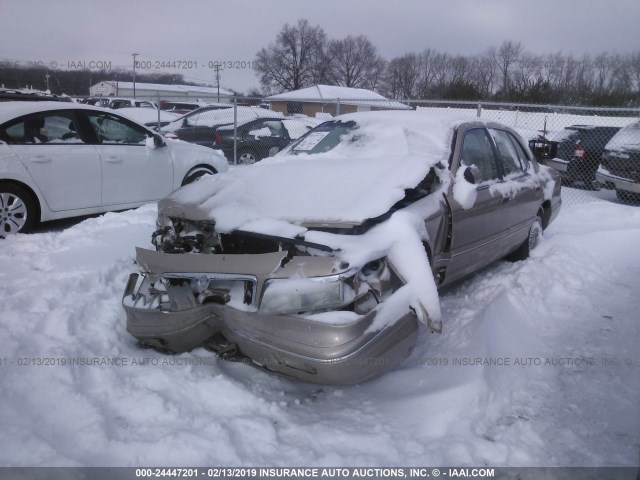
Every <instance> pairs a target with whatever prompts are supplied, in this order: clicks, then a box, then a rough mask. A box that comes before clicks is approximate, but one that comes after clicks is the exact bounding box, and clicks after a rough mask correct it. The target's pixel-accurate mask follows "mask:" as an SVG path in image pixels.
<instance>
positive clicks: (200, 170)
mask: <svg viewBox="0 0 640 480" xmlns="http://www.w3.org/2000/svg"><path fill="white" fill-rule="evenodd" d="M215 173H216V172H215V170H213V169H212V168H209V167H195V168H192V169H191V170H189V172H187V174H186V175H185V177H184V180H182V185H181V186H183V187H184V186H185V185H188V184H190V183H193V182H195V181H198V180H200V179H201V178H202V177H204V176H205V175H214V174H215Z"/></svg>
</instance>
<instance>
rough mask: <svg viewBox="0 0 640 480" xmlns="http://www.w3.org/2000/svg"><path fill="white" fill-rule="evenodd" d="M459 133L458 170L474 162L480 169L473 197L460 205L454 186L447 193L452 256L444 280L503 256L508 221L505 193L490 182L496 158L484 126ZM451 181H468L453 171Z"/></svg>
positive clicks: (498, 176) (494, 174)
mask: <svg viewBox="0 0 640 480" xmlns="http://www.w3.org/2000/svg"><path fill="white" fill-rule="evenodd" d="M460 133H462V135H463V137H462V147H461V149H460V155H459V158H458V159H457V160H456V159H454V161H457V162H458V170H459V169H466V168H467V167H470V166H472V165H474V166H475V167H477V168H478V170H479V172H480V176H481V178H480V179H476V184H475V185H476V187H475V200H474V201H473V203H472V205H470V206H469V205H463V204H464V203H465V202H464V201H462V202H461V200H463V199H461V198H460V196H459V195H456V194H454V192H455V191H456V190H455V185H454V188H453V189H452V190H451V191H450V193H449V194H448V195H447V201H448V202H449V205H450V207H451V216H452V226H451V235H452V236H451V258H450V260H449V263H448V266H447V273H446V278H447V280H449V281H450V280H454V279H457V278H460V277H463V276H465V275H468V274H470V273H472V272H474V271H476V270H478V269H479V268H482V267H483V266H485V265H488V264H489V263H491V262H493V261H494V260H496V259H498V258H500V257H502V256H503V255H505V254H506V253H507V252H506V251H505V248H506V243H505V242H506V239H507V236H508V233H509V221H508V220H507V219H506V218H505V217H504V216H503V215H502V212H503V203H504V201H505V200H504V197H503V196H502V195H500V194H499V193H498V192H495V191H493V190H492V188H491V186H492V185H494V184H495V183H496V182H499V181H500V180H501V174H500V169H499V163H498V158H497V157H496V152H495V150H494V148H493V145H492V142H491V138H490V137H489V133H488V131H487V130H486V129H485V128H471V129H469V130H466V131H464V132H460ZM454 182H467V180H465V179H464V178H462V175H456V178H455V179H454Z"/></svg>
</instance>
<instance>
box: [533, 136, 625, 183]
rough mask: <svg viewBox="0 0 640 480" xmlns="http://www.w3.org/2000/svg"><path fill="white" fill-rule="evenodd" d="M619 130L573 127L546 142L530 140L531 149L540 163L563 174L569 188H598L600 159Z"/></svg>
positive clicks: (544, 139) (546, 139)
mask: <svg viewBox="0 0 640 480" xmlns="http://www.w3.org/2000/svg"><path fill="white" fill-rule="evenodd" d="M619 130H620V127H604V126H597V125H571V126H570V127H566V128H565V129H564V130H561V131H560V132H557V133H553V134H550V135H548V137H547V138H543V139H537V140H530V141H529V146H530V147H531V149H532V151H533V152H534V155H536V157H537V159H538V160H539V161H541V162H542V163H544V164H545V165H548V166H549V167H551V168H554V169H555V170H557V171H558V172H560V176H561V177H562V180H563V182H565V183H566V184H568V185H571V184H574V183H576V184H582V185H583V186H585V187H590V188H599V184H598V182H596V176H595V175H596V170H597V169H598V165H599V164H600V157H601V156H602V152H603V151H604V146H605V145H606V144H607V142H608V141H609V140H611V137H613V136H614V135H615V134H616V133H618V131H619Z"/></svg>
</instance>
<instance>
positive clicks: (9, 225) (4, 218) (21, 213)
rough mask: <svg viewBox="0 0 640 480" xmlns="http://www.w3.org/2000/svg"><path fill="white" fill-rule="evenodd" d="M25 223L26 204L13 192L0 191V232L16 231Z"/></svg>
mask: <svg viewBox="0 0 640 480" xmlns="http://www.w3.org/2000/svg"><path fill="white" fill-rule="evenodd" d="M25 223H27V206H26V205H25V204H24V202H23V201H22V199H21V198H20V197H18V196H16V195H14V194H13V193H7V192H0V234H1V233H18V232H19V231H20V230H21V229H22V227H24V225H25Z"/></svg>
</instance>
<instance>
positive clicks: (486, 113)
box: [76, 94, 640, 204]
mask: <svg viewBox="0 0 640 480" xmlns="http://www.w3.org/2000/svg"><path fill="white" fill-rule="evenodd" d="M76 101H81V102H86V103H91V104H95V105H99V106H103V107H107V108H113V109H116V110H118V111H119V112H120V113H122V114H125V115H127V116H129V117H130V118H132V119H134V120H136V121H138V122H140V123H144V124H146V125H147V126H150V127H152V128H154V129H156V130H158V131H160V132H161V133H162V134H164V135H166V136H168V137H174V138H178V139H180V140H184V141H187V142H192V143H196V144H199V145H203V146H206V147H209V148H215V149H219V150H221V151H222V152H223V153H224V154H225V156H226V157H227V159H228V161H229V162H230V163H231V164H251V163H255V162H257V161H260V160H261V159H263V158H265V157H267V156H269V155H272V154H273V153H274V152H275V151H279V150H282V149H283V148H285V147H286V146H287V145H289V144H290V143H291V142H292V141H294V140H296V139H297V138H299V137H301V136H302V135H304V134H305V133H306V132H308V131H309V130H311V129H312V128H314V127H315V126H316V125H319V124H320V123H322V122H324V121H326V120H328V119H330V118H333V117H334V116H336V115H340V114H343V113H351V112H362V111H373V110H420V111H447V112H453V113H459V114H460V115H461V116H473V117H479V118H481V119H483V120H490V121H496V122H499V123H502V124H505V125H508V126H510V127H512V128H513V129H515V130H516V131H517V132H518V133H520V135H521V136H522V137H523V139H524V140H525V141H526V142H527V143H528V144H529V147H530V149H531V151H532V152H533V154H534V156H535V157H536V159H537V160H538V161H539V162H540V163H542V164H545V165H548V166H549V167H551V168H554V169H555V170H557V171H558V172H560V174H561V176H562V180H563V200H564V201H565V203H569V204H571V203H582V202H586V201H593V200H596V199H599V200H605V201H614V202H622V203H633V204H640V158H637V154H629V151H628V149H627V147H628V146H629V145H630V144H631V145H633V144H635V145H636V150H638V144H640V123H638V122H639V120H640V109H638V108H596V107H593V108H591V107H574V106H561V105H531V104H516V103H496V102H465V101H446V100H401V101H391V100H386V99H381V97H378V98H341V99H338V98H335V99H324V98H306V99H304V98H302V99H301V98H294V97H292V98H291V99H286V98H285V99H283V98H282V95H279V96H278V99H271V100H270V99H269V98H261V97H222V98H221V97H217V96H214V97H211V98H203V97H198V98H189V97H185V96H176V97H171V96H167V95H162V96H161V95H154V94H146V95H137V96H136V98H135V99H133V98H132V97H126V98H120V97H93V98H90V97H86V98H79V99H76ZM158 107H159V108H158ZM630 125H635V126H636V128H631V127H628V126H630ZM624 127H628V128H624ZM623 137H627V138H626V140H625V138H623ZM603 155H604V156H603ZM634 155H635V156H634ZM625 157H626V158H625ZM623 180H624V181H623Z"/></svg>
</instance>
